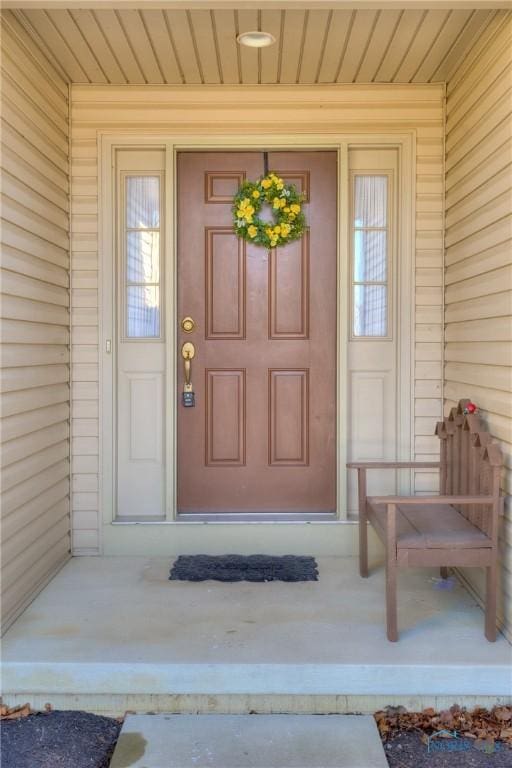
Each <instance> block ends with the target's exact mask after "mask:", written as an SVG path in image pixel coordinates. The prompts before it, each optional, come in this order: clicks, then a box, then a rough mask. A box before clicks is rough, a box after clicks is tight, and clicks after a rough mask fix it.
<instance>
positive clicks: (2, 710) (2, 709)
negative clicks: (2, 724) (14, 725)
mask: <svg viewBox="0 0 512 768" xmlns="http://www.w3.org/2000/svg"><path fill="white" fill-rule="evenodd" d="M52 710H53V707H52V705H51V704H45V705H44V711H45V712H52ZM33 714H34V710H33V709H32V707H31V706H30V704H29V703H28V702H27V703H26V704H19V705H18V706H17V707H8V706H7V705H6V704H2V703H1V702H0V720H18V719H19V718H20V717H28V715H33Z"/></svg>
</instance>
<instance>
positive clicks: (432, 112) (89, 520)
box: [71, 85, 444, 554]
mask: <svg viewBox="0 0 512 768" xmlns="http://www.w3.org/2000/svg"><path fill="white" fill-rule="evenodd" d="M242 93H243V98H241V92H240V91H239V90H238V89H236V88H230V87H228V86H224V87H223V88H222V89H220V90H216V89H214V90H211V89H208V88H206V87H204V86H203V87H201V88H194V87H182V88H178V89H177V88H172V87H167V86H124V87H119V86H113V85H110V86H93V85H91V86H87V85H85V86H81V85H74V86H73V88H72V108H71V112H72V144H71V147H72V149H71V152H72V181H71V190H72V238H71V270H72V285H73V291H72V310H71V322H72V357H73V370H72V400H73V414H72V417H73V422H72V423H73V445H72V471H73V502H72V508H73V521H74V526H73V547H74V552H75V554H91V553H95V552H98V551H101V540H100V531H101V523H100V515H99V496H98V489H99V422H98V413H99V364H100V361H99V357H98V343H99V342H98V339H99V331H98V328H99V316H98V274H99V273H98V269H99V266H98V155H97V152H98V132H99V131H108V132H110V133H113V134H116V133H126V132H133V133H137V134H139V135H143V134H144V133H149V134H155V133H159V134H164V135H165V133H168V134H173V133H174V134H176V133H181V134H184V135H187V134H190V133H195V134H205V135H208V133H209V132H211V127H212V126H214V127H215V130H219V131H220V132H223V133H226V134H233V135H236V134H239V135H244V134H247V133H252V134H257V133H261V134H262V135H265V134H266V133H272V134H278V133H280V132H285V133H286V132H289V131H290V126H293V131H294V132H296V133H297V134H300V133H323V134H326V135H328V134H333V135H336V134H339V133H353V134H357V133H366V134H368V133H374V134H379V133H381V134H382V133H386V132H387V133H393V132H396V133H400V132H410V131H413V132H414V135H415V137H416V169H415V171H416V173H415V187H416V222H415V226H416V243H415V259H416V265H415V273H414V283H415V316H414V320H415V330H414V332H415V339H416V345H415V354H414V360H413V363H414V384H415V390H414V392H415V402H414V411H413V414H414V415H415V423H414V435H413V438H414V454H415V456H416V457H418V458H419V459H426V460H428V459H430V458H432V457H436V456H437V455H438V441H437V439H436V438H435V437H433V432H434V426H435V422H436V420H437V419H439V418H440V415H441V411H442V395H441V378H442V373H441V368H442V362H441V360H442V277H443V275H442V258H443V187H444V177H443V146H444V127H443V119H444V114H443V98H444V87H443V86H442V85H426V86H421V85H418V86H411V85H390V86H386V85H377V86H376V85H373V86H363V85H361V86H358V85H349V86H342V85H340V86H336V87H334V88H332V87H331V88H329V87H322V86H314V87H312V88H304V89H302V88H301V89H300V90H298V89H297V87H291V88H286V87H285V86H281V87H277V88H272V87H264V86H259V87H256V88H251V87H250V86H246V87H244V88H243V91H242ZM411 277H412V276H411ZM415 483H416V489H417V490H418V491H429V490H431V489H434V488H436V487H437V476H436V474H435V473H429V472H421V473H417V475H416V479H415Z"/></svg>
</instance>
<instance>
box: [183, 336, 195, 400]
mask: <svg viewBox="0 0 512 768" xmlns="http://www.w3.org/2000/svg"><path fill="white" fill-rule="evenodd" d="M195 354H196V348H195V347H194V345H193V344H192V342H191V341H186V342H185V343H184V344H183V346H182V347H181V356H182V358H183V361H184V367H185V389H187V388H190V387H191V385H190V377H191V372H192V371H191V369H192V358H193V357H194V355H195Z"/></svg>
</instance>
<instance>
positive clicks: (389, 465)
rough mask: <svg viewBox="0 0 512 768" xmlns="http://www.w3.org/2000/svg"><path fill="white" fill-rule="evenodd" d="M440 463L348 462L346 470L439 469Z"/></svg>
mask: <svg viewBox="0 0 512 768" xmlns="http://www.w3.org/2000/svg"><path fill="white" fill-rule="evenodd" d="M440 466H441V462H440V461H349V462H348V464H347V469H439V468H440Z"/></svg>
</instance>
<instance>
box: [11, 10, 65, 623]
mask: <svg viewBox="0 0 512 768" xmlns="http://www.w3.org/2000/svg"><path fill="white" fill-rule="evenodd" d="M2 33H3V34H2V91H3V95H2V118H3V124H2V157H1V164H2V257H1V268H2V269H1V281H2V282H1V289H2V305H1V317H2V361H1V362H2V374H1V391H2V395H1V415H2V420H1V460H2V497H1V502H2V623H3V628H4V629H5V628H6V627H7V626H8V625H9V624H10V623H11V622H12V621H13V619H14V618H15V617H16V616H17V615H18V614H19V613H20V612H21V610H23V608H24V607H25V606H26V605H27V603H28V602H29V601H30V600H31V599H32V598H33V597H34V595H35V594H36V593H37V592H38V591H39V590H40V589H41V588H42V587H43V586H44V585H45V583H46V582H47V581H48V580H49V579H50V578H51V576H52V575H53V574H54V573H55V571H56V570H57V569H58V568H59V567H60V566H61V565H62V564H63V563H64V562H65V561H66V560H67V559H68V557H69V550H70V535H69V530H70V509H69V508H70V504H69V474H70V472H69V308H68V306H69V290H68V270H69V257H68V134H69V131H68V88H67V85H66V83H65V82H64V81H63V80H62V78H61V77H60V76H59V74H58V73H57V72H56V71H55V70H54V69H53V67H52V66H51V65H50V63H49V62H48V60H47V59H46V58H45V57H44V56H43V54H42V53H41V52H40V51H39V50H38V49H37V48H36V47H35V46H34V43H33V41H31V40H30V39H28V38H27V36H26V33H25V31H24V30H23V28H21V27H20V26H19V24H18V23H17V22H16V20H15V19H14V18H13V16H12V14H6V15H5V17H4V24H3V29H2Z"/></svg>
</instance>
